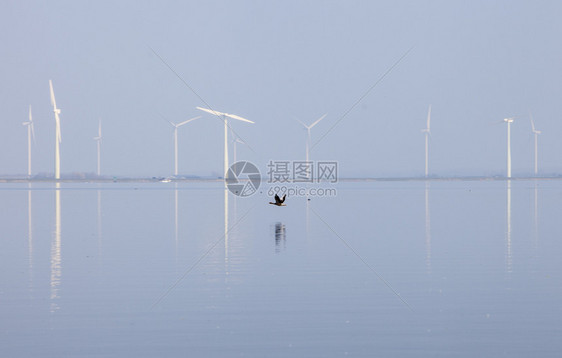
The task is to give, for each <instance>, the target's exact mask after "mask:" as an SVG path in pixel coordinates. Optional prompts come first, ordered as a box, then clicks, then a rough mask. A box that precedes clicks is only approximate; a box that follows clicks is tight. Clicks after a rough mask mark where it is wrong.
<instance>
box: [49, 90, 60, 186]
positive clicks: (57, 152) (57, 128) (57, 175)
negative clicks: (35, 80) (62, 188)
mask: <svg viewBox="0 0 562 358" xmlns="http://www.w3.org/2000/svg"><path fill="white" fill-rule="evenodd" d="M49 87H50V88H51V104H52V105H53V112H55V179H60V143H61V141H62V138H61V133H60V118H59V114H60V109H58V108H57V102H56V101H55V91H53V81H51V80H49Z"/></svg>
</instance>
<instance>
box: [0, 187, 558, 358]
mask: <svg viewBox="0 0 562 358" xmlns="http://www.w3.org/2000/svg"><path fill="white" fill-rule="evenodd" d="M337 190H338V193H337V196H336V197H335V198H333V197H332V198H312V200H310V201H306V200H305V199H304V198H297V197H294V198H288V199H287V205H288V206H287V207H275V206H273V205H268V204H267V202H268V201H270V198H268V197H266V196H265V191H264V194H256V195H254V196H252V197H250V198H245V199H244V198H238V199H236V198H235V197H233V196H228V199H227V201H228V205H227V208H225V193H224V189H223V186H222V184H220V183H183V184H177V185H176V184H174V183H167V184H165V183H158V184H103V185H101V184H100V185H97V184H80V185H78V184H76V185H72V184H62V186H61V188H60V190H55V188H54V184H33V185H32V186H31V188H29V187H28V185H27V184H18V185H16V184H2V186H1V187H0V228H1V231H0V233H1V236H0V243H1V245H2V250H0V269H1V271H0V272H1V273H0V275H1V278H2V279H1V281H0V303H1V305H0V317H1V319H0V350H1V351H2V354H1V355H2V356H3V357H18V356H22V357H23V356H26V357H30V356H34V357H82V356H88V357H96V356H99V357H175V356H181V357H185V356H190V357H226V356H232V357H289V356H301V357H338V356H354V357H372V356H392V357H427V356H443V357H455V356H463V357H497V356H509V357H517V356H521V357H528V356H541V357H546V356H552V357H555V356H559V355H560V351H561V348H562V342H561V340H560V337H561V336H562V322H561V318H562V308H561V305H560V302H561V301H562V274H561V269H562V262H561V260H560V256H561V253H562V235H561V234H562V229H561V225H560V221H561V218H562V216H561V214H562V204H561V203H562V181H512V182H511V183H507V182H501V181H488V182H476V181H466V182H463V181H455V182H430V183H425V182H423V181H420V182H373V183H340V184H339V185H338V186H337ZM225 213H227V220H226V222H225ZM225 225H226V227H228V228H230V229H228V231H227V232H226V233H225ZM381 278H382V279H381ZM383 280H384V281H383ZM398 294H399V295H400V296H398Z"/></svg>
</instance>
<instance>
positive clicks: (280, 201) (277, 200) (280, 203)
mask: <svg viewBox="0 0 562 358" xmlns="http://www.w3.org/2000/svg"><path fill="white" fill-rule="evenodd" d="M286 196H287V194H285V195H283V199H280V198H279V195H277V194H275V202H274V203H272V202H271V201H270V202H269V203H270V204H272V205H277V206H287V205H285V204H283V203H284V202H285V197H286Z"/></svg>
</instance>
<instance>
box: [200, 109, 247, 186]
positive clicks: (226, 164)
mask: <svg viewBox="0 0 562 358" xmlns="http://www.w3.org/2000/svg"><path fill="white" fill-rule="evenodd" d="M196 108H197V109H199V110H201V111H203V112H207V113H211V114H212V115H215V116H218V117H220V118H222V120H223V122H224V178H225V179H226V178H227V176H228V118H232V119H237V120H239V121H242V122H248V123H252V124H253V123H254V122H252V121H251V120H249V119H246V118H242V117H240V116H237V115H235V114H229V113H223V112H218V111H214V110H212V109H208V108H201V107H196Z"/></svg>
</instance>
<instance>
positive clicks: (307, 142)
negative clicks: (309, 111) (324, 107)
mask: <svg viewBox="0 0 562 358" xmlns="http://www.w3.org/2000/svg"><path fill="white" fill-rule="evenodd" d="M326 115H328V113H326V114H324V115H323V116H322V117H320V118H318V119H317V120H316V121H315V122H314V123H312V124H311V125H308V126H307V125H306V124H304V123H303V122H301V121H299V123H300V124H302V125H303V126H304V128H306V132H307V138H306V161H307V162H308V158H309V155H308V151H309V148H310V142H311V137H310V130H311V129H312V127H314V126H315V125H317V124H318V123H320V121H321V120H323V119H324V117H326Z"/></svg>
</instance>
